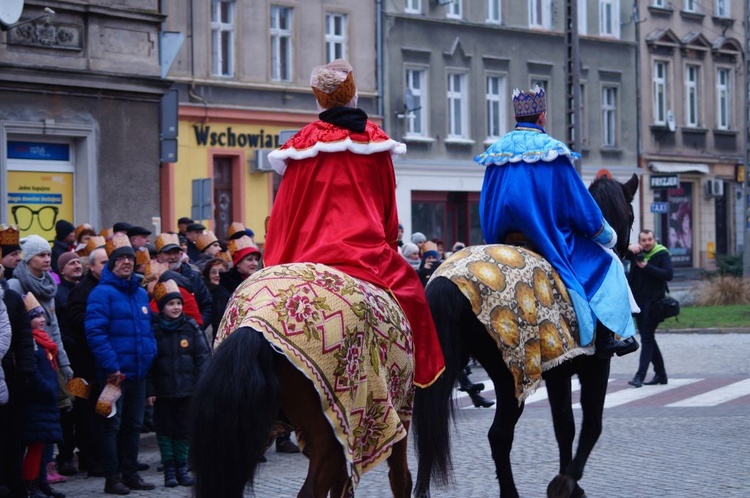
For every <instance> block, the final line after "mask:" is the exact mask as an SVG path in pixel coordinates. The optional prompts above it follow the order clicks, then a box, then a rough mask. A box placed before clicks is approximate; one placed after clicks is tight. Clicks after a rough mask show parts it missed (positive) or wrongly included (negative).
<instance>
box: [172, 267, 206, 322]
mask: <svg viewBox="0 0 750 498" xmlns="http://www.w3.org/2000/svg"><path fill="white" fill-rule="evenodd" d="M179 273H180V275H182V276H183V277H186V278H187V279H188V280H190V285H191V286H192V292H193V295H194V296H195V300H196V301H197V302H198V307H199V308H200V309H201V316H202V317H203V325H202V327H203V328H204V329H205V328H206V327H208V326H209V325H211V318H213V302H212V299H211V294H210V293H209V292H208V288H206V284H205V283H203V277H202V276H201V274H200V273H199V272H197V271H195V270H193V269H192V268H190V265H189V264H187V263H185V262H184V261H183V263H182V265H181V266H180V269H179Z"/></svg>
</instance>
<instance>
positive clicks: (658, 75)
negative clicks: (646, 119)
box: [654, 62, 668, 125]
mask: <svg viewBox="0 0 750 498" xmlns="http://www.w3.org/2000/svg"><path fill="white" fill-rule="evenodd" d="M667 82H668V81H667V63H666V62H654V124H657V125H665V124H667Z"/></svg>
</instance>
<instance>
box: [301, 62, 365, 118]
mask: <svg viewBox="0 0 750 498" xmlns="http://www.w3.org/2000/svg"><path fill="white" fill-rule="evenodd" d="M310 86H311V87H312V90H313V93H314V94H315V99H316V100H317V101H318V106H319V107H320V108H321V109H331V108H333V107H341V106H347V107H357V87H356V85H355V84H354V73H353V72H352V66H351V64H349V63H348V62H347V61H345V60H344V59H336V60H334V61H331V62H329V63H328V64H325V65H323V66H318V67H316V68H315V69H313V71H312V75H311V76H310Z"/></svg>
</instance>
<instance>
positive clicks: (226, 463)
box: [190, 327, 281, 498]
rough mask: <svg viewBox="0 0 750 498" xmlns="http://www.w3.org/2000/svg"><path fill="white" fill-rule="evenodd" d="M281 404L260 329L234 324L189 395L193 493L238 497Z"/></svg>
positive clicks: (204, 497)
mask: <svg viewBox="0 0 750 498" xmlns="http://www.w3.org/2000/svg"><path fill="white" fill-rule="evenodd" d="M280 403H281V402H280V384H279V378H278V372H277V355H276V353H275V352H274V350H273V349H272V348H271V346H270V344H269V343H268V342H267V341H266V340H265V338H264V337H263V335H262V334H261V333H260V332H257V331H255V330H253V329H251V328H248V327H244V328H240V329H237V330H236V331H235V332H234V333H233V334H231V335H230V336H229V337H228V338H227V339H226V340H225V341H224V342H223V343H222V344H221V345H220V346H219V347H218V348H217V349H216V353H215V354H214V356H213V358H212V359H211V361H210V363H209V366H208V368H207V369H206V372H205V373H204V374H203V375H202V377H201V379H200V381H199V382H198V385H197V386H196V390H195V393H194V395H193V402H192V406H191V422H192V434H191V441H190V445H191V447H190V455H191V456H190V459H191V466H192V469H193V471H194V473H195V478H196V479H195V487H194V496H195V497H196V498H208V497H212V496H221V497H225V498H235V497H236V498H241V497H242V496H243V492H244V489H245V486H246V485H247V484H248V483H250V486H251V487H252V485H253V480H254V478H255V471H256V468H257V465H258V460H259V459H260V457H261V456H262V455H263V452H264V451H265V449H266V447H267V445H268V439H269V435H270V432H271V427H272V424H273V423H274V421H275V420H276V417H277V416H278V412H279V407H280Z"/></svg>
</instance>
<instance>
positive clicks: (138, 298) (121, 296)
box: [86, 267, 156, 382]
mask: <svg viewBox="0 0 750 498" xmlns="http://www.w3.org/2000/svg"><path fill="white" fill-rule="evenodd" d="M86 341H87V342H88V344H89V347H90V348H91V352H92V353H93V354H94V358H95V359H96V367H97V373H98V374H99V378H100V379H101V380H103V379H105V378H106V377H107V375H109V374H112V373H115V372H117V371H120V373H123V374H125V377H126V378H127V379H130V380H132V381H136V382H138V381H140V380H145V379H146V378H147V376H148V371H149V368H151V363H152V362H153V360H154V357H155V356H156V340H155V339H154V333H153V331H152V330H151V311H150V310H149V308H148V295H147V294H146V291H145V290H144V289H143V288H141V287H140V286H139V285H138V279H137V278H135V276H131V277H130V278H127V279H123V278H119V277H117V276H115V275H114V274H113V273H112V272H111V271H110V270H109V268H106V267H105V268H104V269H103V270H102V276H101V279H100V281H99V285H97V286H96V287H94V289H93V290H92V291H91V294H90V295H89V299H88V304H87V307H86Z"/></svg>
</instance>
